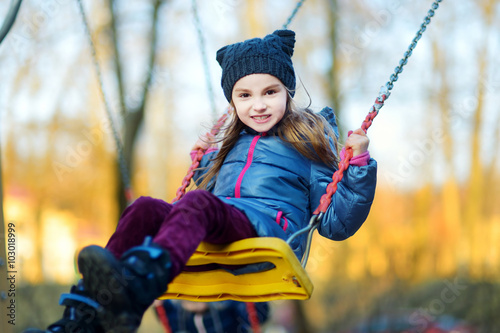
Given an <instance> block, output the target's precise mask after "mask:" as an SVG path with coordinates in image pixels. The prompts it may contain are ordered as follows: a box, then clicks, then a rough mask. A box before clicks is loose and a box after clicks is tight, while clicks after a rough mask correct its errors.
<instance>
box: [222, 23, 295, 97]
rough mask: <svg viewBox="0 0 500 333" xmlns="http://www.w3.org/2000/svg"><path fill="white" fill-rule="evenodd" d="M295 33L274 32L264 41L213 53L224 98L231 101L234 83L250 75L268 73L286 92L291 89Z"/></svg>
mask: <svg viewBox="0 0 500 333" xmlns="http://www.w3.org/2000/svg"><path fill="white" fill-rule="evenodd" d="M294 46H295V32H293V31H291V30H276V31H275V32H273V33H272V34H270V35H267V36H265V37H264V38H262V39H261V38H253V39H249V40H246V41H244V42H241V43H235V44H231V45H226V46H224V47H222V48H221V49H220V50H218V51H217V56H216V59H217V62H218V63H219V64H220V66H221V68H222V78H221V84H222V89H223V90H224V95H225V96H226V99H227V100H228V101H231V94H232V90H233V86H234V84H235V83H236V82H237V81H238V80H239V79H241V78H242V77H244V76H247V75H250V74H270V75H273V76H275V77H277V78H278V79H279V80H281V82H282V83H283V84H284V85H285V87H287V89H288V90H289V91H290V93H291V94H292V96H293V94H294V90H295V82H296V80H295V71H294V69H293V64H292V59H291V57H292V55H293V48H294Z"/></svg>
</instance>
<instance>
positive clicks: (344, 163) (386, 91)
mask: <svg viewBox="0 0 500 333" xmlns="http://www.w3.org/2000/svg"><path fill="white" fill-rule="evenodd" d="M441 1H442V0H436V1H434V2H433V3H432V5H431V9H430V10H429V11H428V12H427V16H426V17H425V18H424V22H423V23H422V24H421V25H420V29H419V30H418V31H417V34H416V36H415V37H414V38H413V40H412V42H411V44H410V46H409V47H408V50H407V51H406V52H405V53H404V56H403V58H402V59H401V60H400V61H399V65H398V66H396V68H395V70H394V74H392V75H391V77H390V79H389V81H388V82H387V83H386V84H385V86H382V87H381V88H380V91H379V95H378V97H377V99H376V100H375V103H374V104H373V106H372V107H371V109H370V112H369V113H368V115H367V116H366V117H365V119H364V120H363V123H362V124H361V128H362V129H363V130H364V131H365V133H366V131H367V130H368V128H369V127H370V126H371V125H372V123H373V119H374V118H375V117H376V116H377V115H378V113H379V111H380V109H381V108H382V107H383V106H384V103H385V101H386V100H387V98H389V96H390V94H391V93H390V91H391V90H392V88H393V86H394V82H396V81H397V80H398V76H399V74H401V73H402V72H403V67H404V66H405V65H406V64H407V63H408V58H409V57H410V56H411V54H412V52H413V49H415V47H416V46H417V43H418V41H419V40H420V38H421V37H422V34H423V32H424V31H425V30H426V28H427V25H428V24H429V23H430V22H431V18H432V17H433V16H434V13H435V10H436V9H438V8H439V3H440V2H441ZM350 133H351V132H349V134H348V135H350ZM351 158H352V149H350V148H348V149H346V151H345V155H344V158H343V159H342V160H341V161H340V162H339V168H338V170H337V171H335V173H334V174H333V177H332V182H331V183H330V184H328V186H327V187H326V193H325V194H323V196H322V197H321V199H320V203H319V205H318V208H316V210H315V211H314V213H313V215H319V214H320V213H325V212H326V210H327V209H328V206H329V205H330V203H331V201H332V196H333V194H334V193H335V192H336V191H337V184H338V183H339V182H340V181H341V180H342V177H343V176H344V171H345V170H347V168H348V167H349V161H350V160H351ZM320 216H321V215H320ZM319 220H320V219H319V218H318V219H315V221H316V224H317V223H319Z"/></svg>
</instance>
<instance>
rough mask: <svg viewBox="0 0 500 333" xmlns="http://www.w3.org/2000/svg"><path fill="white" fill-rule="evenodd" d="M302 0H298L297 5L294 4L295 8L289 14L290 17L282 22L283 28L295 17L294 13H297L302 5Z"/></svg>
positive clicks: (286, 27)
mask: <svg viewBox="0 0 500 333" xmlns="http://www.w3.org/2000/svg"><path fill="white" fill-rule="evenodd" d="M304 1H305V0H299V2H297V5H296V6H295V9H294V10H293V12H292V14H291V15H290V17H288V19H287V20H286V23H285V24H283V29H288V26H289V25H290V23H292V20H293V19H294V18H295V15H297V12H298V11H299V9H300V7H302V4H303V3H304Z"/></svg>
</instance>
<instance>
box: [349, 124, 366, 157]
mask: <svg viewBox="0 0 500 333" xmlns="http://www.w3.org/2000/svg"><path fill="white" fill-rule="evenodd" d="M369 144H370V139H368V136H367V135H366V133H365V131H363V130H362V129H361V128H358V129H357V130H355V131H354V132H352V133H351V135H349V136H348V137H347V140H346V142H345V147H346V148H351V149H352V156H353V157H354V156H358V155H360V154H363V153H364V152H366V151H368V145H369Z"/></svg>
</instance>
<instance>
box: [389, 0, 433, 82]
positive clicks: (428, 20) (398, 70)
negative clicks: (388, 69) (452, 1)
mask: <svg viewBox="0 0 500 333" xmlns="http://www.w3.org/2000/svg"><path fill="white" fill-rule="evenodd" d="M441 1H442V0H436V1H434V3H433V4H432V6H431V9H429V11H428V12H427V16H426V17H425V18H424V22H423V23H422V25H421V26H420V30H418V31H417V34H416V36H415V37H414V38H413V40H412V42H411V44H410V46H409V47H408V50H407V51H406V52H405V53H404V57H403V59H401V60H400V61H399V66H396V68H395V69H394V74H392V75H391V77H390V80H389V81H388V82H387V83H386V87H387V90H389V91H391V90H392V87H393V85H394V82H395V81H397V80H398V75H399V74H400V73H401V72H403V66H404V65H406V63H407V62H408V58H409V57H410V56H411V54H412V52H413V49H414V48H415V46H417V43H418V41H419V40H420V38H421V37H422V34H423V32H424V31H425V29H427V25H428V24H429V23H431V18H432V17H433V16H434V12H435V10H437V9H438V8H439V3H440V2H441Z"/></svg>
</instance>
